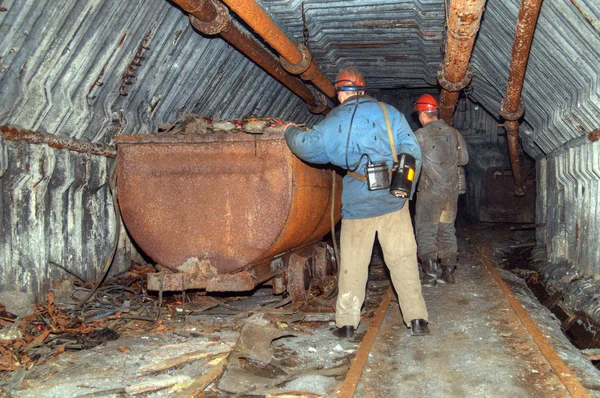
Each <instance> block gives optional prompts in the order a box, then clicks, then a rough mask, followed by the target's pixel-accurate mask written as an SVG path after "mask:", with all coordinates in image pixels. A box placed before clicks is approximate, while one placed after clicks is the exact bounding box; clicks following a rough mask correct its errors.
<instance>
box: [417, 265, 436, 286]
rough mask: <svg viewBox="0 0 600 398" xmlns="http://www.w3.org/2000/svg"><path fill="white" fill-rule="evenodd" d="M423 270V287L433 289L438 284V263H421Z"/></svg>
mask: <svg viewBox="0 0 600 398" xmlns="http://www.w3.org/2000/svg"><path fill="white" fill-rule="evenodd" d="M421 267H422V268H423V278H421V286H424V287H432V286H435V284H436V283H437V272H438V263H437V260H434V259H429V260H423V261H422V263H421Z"/></svg>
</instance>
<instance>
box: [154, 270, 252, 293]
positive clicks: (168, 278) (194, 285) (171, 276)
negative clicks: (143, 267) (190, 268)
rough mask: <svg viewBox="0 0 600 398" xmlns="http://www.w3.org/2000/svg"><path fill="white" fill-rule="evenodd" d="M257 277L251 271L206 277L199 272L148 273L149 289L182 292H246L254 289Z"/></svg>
mask: <svg viewBox="0 0 600 398" xmlns="http://www.w3.org/2000/svg"><path fill="white" fill-rule="evenodd" d="M254 281H255V279H254V277H253V275H252V274H250V273H249V272H238V273H236V274H226V275H216V276H214V277H211V278H206V277H205V276H204V275H202V274H197V273H187V272H181V273H168V272H156V273H152V274H148V290H152V291H160V290H162V291H165V292H168V291H175V292H181V291H184V290H190V289H206V291H210V292H244V291H248V290H252V289H254V286H255V282H254Z"/></svg>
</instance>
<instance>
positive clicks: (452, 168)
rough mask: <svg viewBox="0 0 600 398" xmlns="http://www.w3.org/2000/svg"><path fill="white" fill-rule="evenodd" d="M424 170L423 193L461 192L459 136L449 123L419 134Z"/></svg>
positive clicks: (440, 122)
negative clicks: (458, 151) (459, 183)
mask: <svg viewBox="0 0 600 398" xmlns="http://www.w3.org/2000/svg"><path fill="white" fill-rule="evenodd" d="M415 135H416V136H417V140H418V142H419V146H420V147H421V152H422V154H423V166H422V171H421V178H420V179H419V185H418V190H419V191H437V192H445V193H448V194H455V193H456V192H458V174H457V172H456V168H457V166H458V162H457V150H456V148H457V144H458V143H457V135H456V133H455V131H454V129H453V128H452V127H450V126H448V124H446V122H445V121H443V120H441V119H439V120H435V121H433V122H430V123H428V124H427V125H426V126H425V127H422V128H420V129H419V130H417V131H415Z"/></svg>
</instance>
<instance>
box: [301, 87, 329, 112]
mask: <svg viewBox="0 0 600 398" xmlns="http://www.w3.org/2000/svg"><path fill="white" fill-rule="evenodd" d="M313 95H314V97H315V104H312V105H311V104H309V103H306V106H307V107H308V110H309V111H310V112H311V113H314V114H315V115H317V114H319V113H322V112H323V111H324V110H325V108H327V98H326V97H325V95H323V94H321V93H318V92H313Z"/></svg>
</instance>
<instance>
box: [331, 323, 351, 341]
mask: <svg viewBox="0 0 600 398" xmlns="http://www.w3.org/2000/svg"><path fill="white" fill-rule="evenodd" d="M333 335H334V336H335V337H339V338H340V339H351V338H352V337H354V326H349V325H346V326H342V327H341V328H336V329H335V330H334V331H333Z"/></svg>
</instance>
